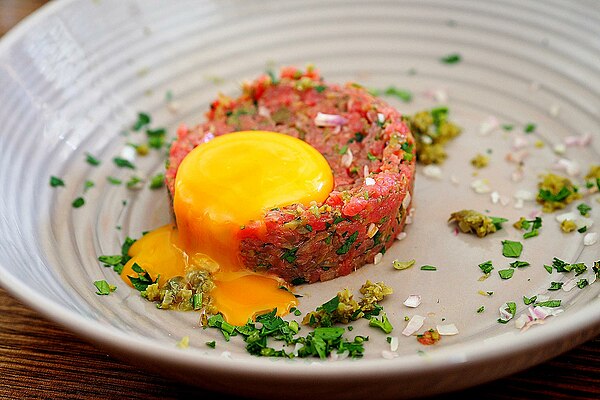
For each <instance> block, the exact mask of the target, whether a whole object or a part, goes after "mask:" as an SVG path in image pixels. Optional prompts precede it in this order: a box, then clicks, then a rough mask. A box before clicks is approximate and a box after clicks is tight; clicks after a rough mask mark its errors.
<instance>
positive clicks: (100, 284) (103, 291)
mask: <svg viewBox="0 0 600 400" xmlns="http://www.w3.org/2000/svg"><path fill="white" fill-rule="evenodd" d="M94 286H96V289H97V291H96V294H97V295H99V296H107V295H109V294H111V293H112V292H114V291H115V290H117V287H116V286H114V285H111V284H109V283H108V282H106V281H105V280H101V281H95V282H94Z"/></svg>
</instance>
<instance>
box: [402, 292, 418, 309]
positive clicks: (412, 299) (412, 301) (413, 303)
mask: <svg viewBox="0 0 600 400" xmlns="http://www.w3.org/2000/svg"><path fill="white" fill-rule="evenodd" d="M420 304H421V296H419V295H418V294H411V295H410V296H408V297H407V298H406V300H404V305H405V306H406V307H410V308H415V307H418V306H419V305H420Z"/></svg>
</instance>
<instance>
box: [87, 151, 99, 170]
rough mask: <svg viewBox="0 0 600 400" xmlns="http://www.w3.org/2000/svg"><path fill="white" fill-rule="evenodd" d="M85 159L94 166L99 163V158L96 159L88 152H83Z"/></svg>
mask: <svg viewBox="0 0 600 400" xmlns="http://www.w3.org/2000/svg"><path fill="white" fill-rule="evenodd" d="M85 161H86V162H87V163H88V164H90V165H93V166H94V167H96V166H98V165H100V160H98V159H97V158H96V157H94V156H93V155H91V154H90V153H86V154H85Z"/></svg>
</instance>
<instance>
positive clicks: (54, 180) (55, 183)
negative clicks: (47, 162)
mask: <svg viewBox="0 0 600 400" xmlns="http://www.w3.org/2000/svg"><path fill="white" fill-rule="evenodd" d="M50 186H52V187H59V186H65V182H64V181H63V180H62V179H60V178H59V177H57V176H51V177H50Z"/></svg>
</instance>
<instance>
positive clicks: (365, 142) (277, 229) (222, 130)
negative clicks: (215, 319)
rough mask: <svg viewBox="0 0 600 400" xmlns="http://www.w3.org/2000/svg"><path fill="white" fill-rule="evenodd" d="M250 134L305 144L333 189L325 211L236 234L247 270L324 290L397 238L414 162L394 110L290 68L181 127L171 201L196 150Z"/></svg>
mask: <svg viewBox="0 0 600 400" xmlns="http://www.w3.org/2000/svg"><path fill="white" fill-rule="evenodd" d="M249 130H262V131H273V132H279V133H284V134H287V135H290V136H294V137H296V138H299V139H301V140H304V141H305V142H307V143H309V144H310V145H312V146H313V147H314V148H316V149H317V150H318V151H319V152H320V153H321V154H322V155H323V156H324V157H325V159H326V160H327V162H328V163H329V166H330V167H331V169H332V171H333V175H334V179H335V185H334V189H333V191H332V192H331V193H330V194H329V197H328V198H327V199H326V200H325V201H324V202H323V203H322V204H316V203H313V204H312V205H311V206H309V207H305V206H302V205H298V204H296V205H290V206H286V207H281V208H276V209H271V210H266V211H265V214H264V218H262V219H260V220H255V221H250V222H249V223H248V224H246V225H244V226H242V227H240V230H239V232H238V233H237V237H238V238H239V240H240V245H239V257H240V260H241V262H242V264H243V265H244V266H245V267H246V268H248V269H250V270H253V271H257V272H261V271H262V272H267V273H272V274H275V275H277V276H279V277H281V278H283V279H285V280H286V281H287V282H289V283H292V284H301V283H313V282H317V281H326V280H329V279H333V278H335V277H337V276H342V275H347V274H349V273H351V272H352V271H354V270H356V269H358V268H360V267H362V266H363V265H365V264H368V263H372V262H373V261H374V259H375V258H376V256H377V255H378V254H380V253H385V251H386V250H387V249H388V248H389V247H390V246H391V245H392V244H393V242H394V239H395V238H396V237H397V236H398V235H399V234H400V233H401V232H402V230H403V228H404V224H405V220H406V216H407V214H408V210H409V209H410V203H411V199H412V195H411V194H412V190H413V184H414V173H415V162H416V157H415V154H416V149H415V141H414V138H413V136H412V134H411V132H410V131H409V129H408V127H407V126H406V125H405V124H404V122H403V121H402V118H401V115H400V113H399V112H398V111H397V110H396V109H394V108H393V107H391V106H390V105H388V104H387V103H385V102H384V101H382V100H381V99H379V98H376V97H374V96H372V95H371V94H369V92H368V91H367V90H366V89H364V88H363V87H361V86H360V85H357V84H355V83H348V84H346V85H344V86H340V85H336V84H332V83H328V82H327V83H326V82H324V81H323V79H322V78H321V77H320V76H319V73H318V72H317V71H316V70H315V69H314V68H312V67H308V68H307V69H306V71H301V70H299V69H297V68H294V67H286V68H283V69H282V70H281V74H280V76H279V77H274V76H273V75H272V74H265V75H263V76H260V77H259V78H257V79H256V80H254V81H252V82H247V83H244V85H243V93H242V94H241V96H240V97H238V98H236V99H233V98H229V97H225V96H222V95H221V96H219V98H218V99H217V100H215V101H214V102H213V103H212V104H211V107H210V110H209V111H208V112H207V113H206V122H204V123H202V124H200V125H198V126H196V127H195V128H192V129H189V128H187V127H186V126H181V127H180V128H179V129H178V131H177V140H176V141H174V142H173V144H172V145H171V149H170V155H169V159H168V163H167V171H166V182H167V187H168V189H169V192H170V193H171V195H172V194H173V190H174V184H175V176H176V173H177V169H178V167H179V165H180V163H181V162H182V160H183V159H184V157H185V156H186V155H187V154H188V153H189V152H190V151H191V150H192V149H193V148H195V147H196V146H198V145H201V144H202V143H205V142H207V141H209V140H211V139H212V138H214V137H216V136H219V135H223V134H227V133H231V132H236V131H249ZM249 173H251V171H249ZM240 201H243V199H240Z"/></svg>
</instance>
